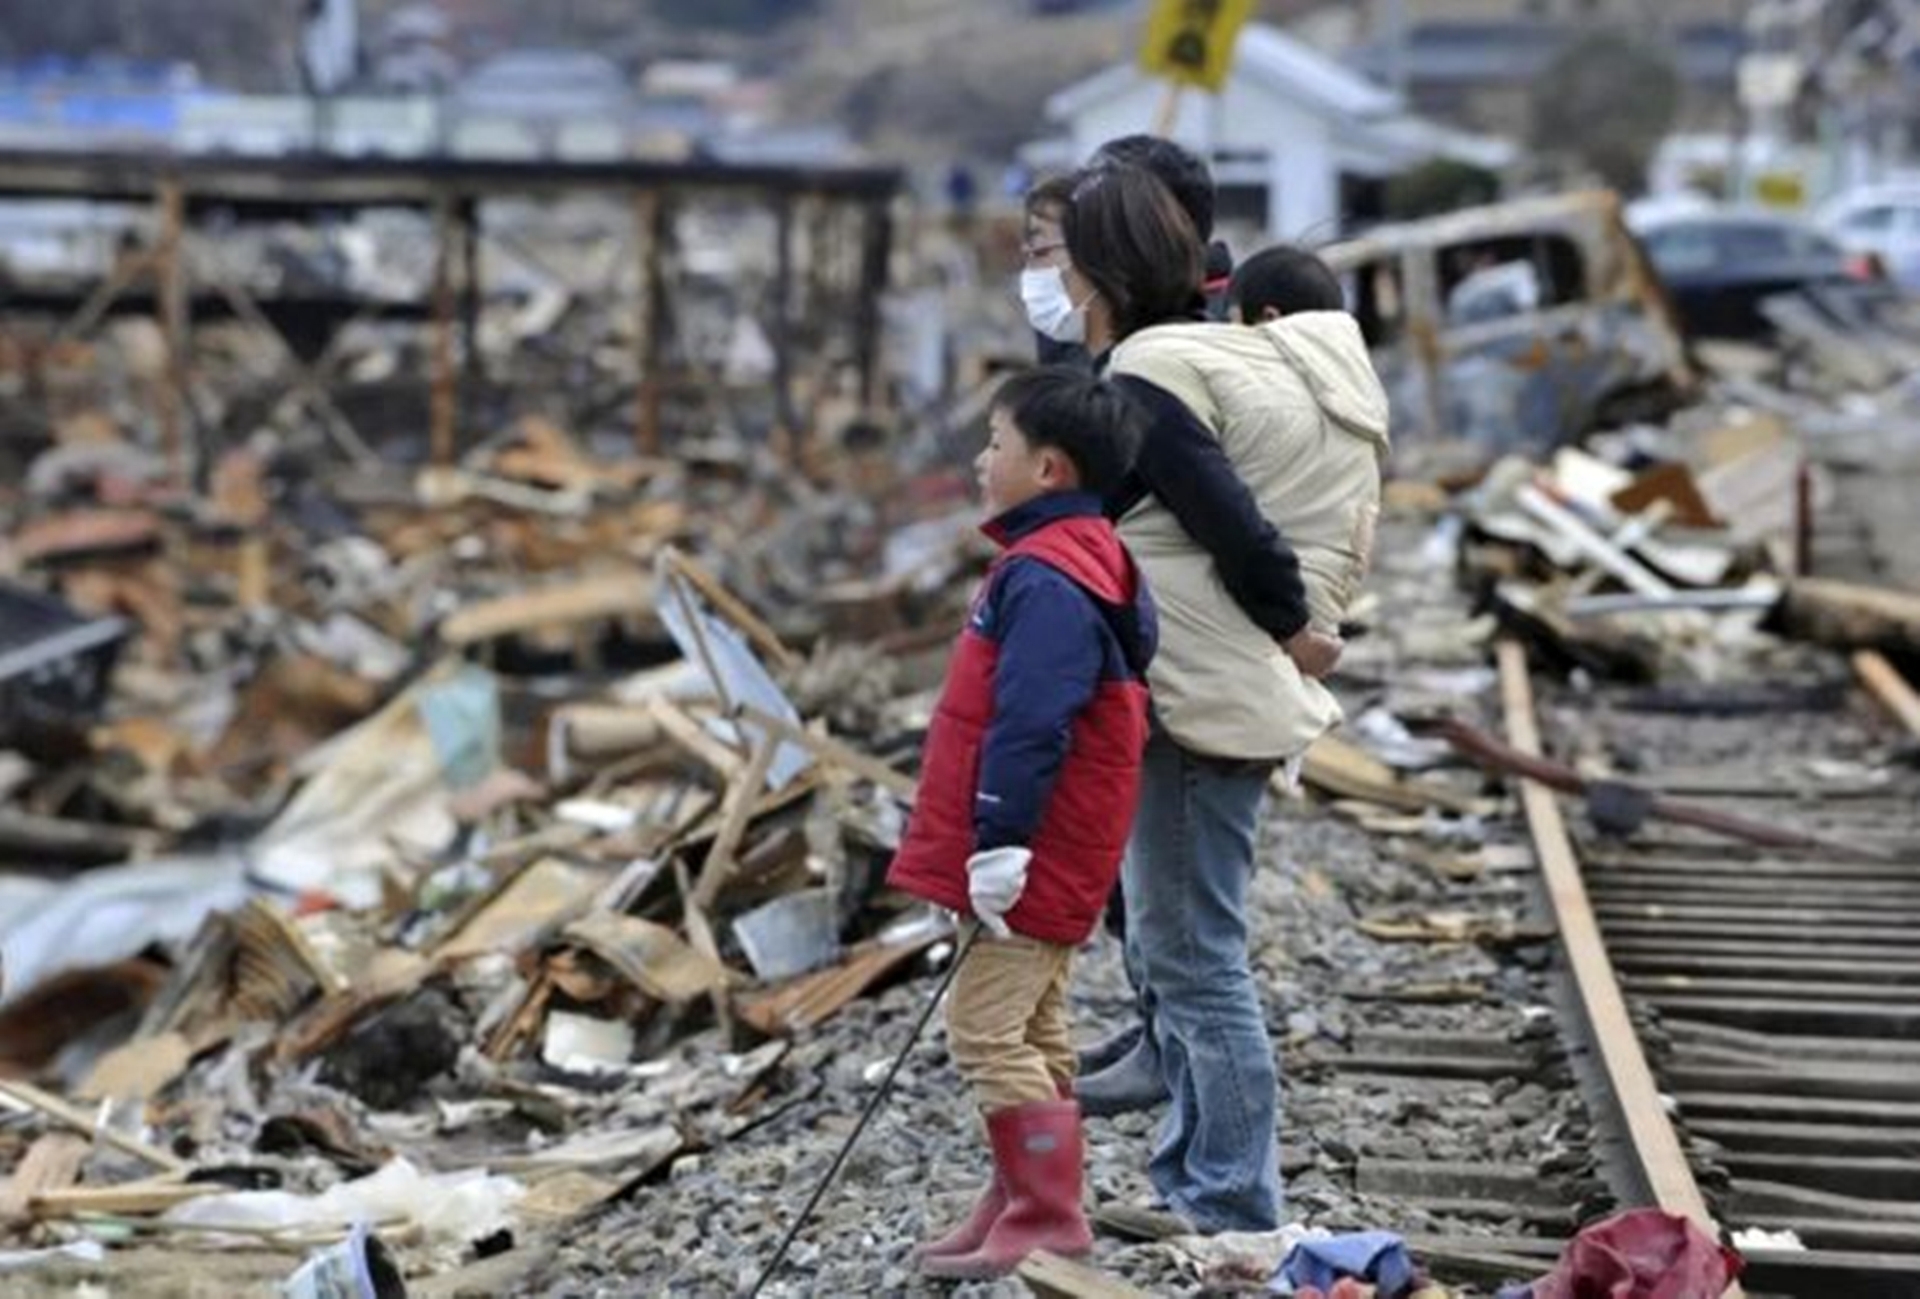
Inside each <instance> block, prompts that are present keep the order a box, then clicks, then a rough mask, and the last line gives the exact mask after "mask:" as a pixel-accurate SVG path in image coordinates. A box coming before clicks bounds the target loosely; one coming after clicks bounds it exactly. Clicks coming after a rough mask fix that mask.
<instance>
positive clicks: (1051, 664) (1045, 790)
mask: <svg viewBox="0 0 1920 1299" xmlns="http://www.w3.org/2000/svg"><path fill="white" fill-rule="evenodd" d="M983 612H984V613H985V614H986V616H987V620H988V625H987V626H985V627H982V628H981V630H982V631H984V632H985V633H986V634H987V635H988V636H990V637H992V639H993V640H995V641H997V642H998V643H999V647H1000V654H999V658H998V660H997V661H996V662H995V665H994V670H993V720H992V722H991V723H989V724H988V726H987V733H986V736H985V738H984V739H983V740H982V742H981V746H980V780H979V784H978V786H977V792H976V793H975V795H974V803H973V830H974V843H975V846H976V847H979V848H982V849H986V848H1005V847H1025V846H1026V845H1027V841H1028V840H1029V839H1031V838H1032V837H1033V833H1034V831H1036V830H1037V829H1039V827H1040V818H1041V816H1042V815H1043V814H1044V813H1045V811H1046V808H1047V800H1048V798H1050V797H1051V796H1052V794H1053V782H1054V779H1055V778H1056V777H1057V776H1058V775H1059V774H1060V764H1061V762H1062V761H1064V760H1065V758H1066V756H1067V745H1068V743H1069V742H1070V741H1071V739H1072V737H1073V722H1074V719H1075V718H1076V717H1078V716H1079V715H1080V712H1081V710H1082V709H1084V708H1085V707H1086V706H1087V704H1088V703H1089V702H1090V701H1091V700H1092V699H1093V692H1094V691H1095V689H1097V688H1098V686H1099V684H1100V670H1101V665H1102V663H1103V661H1104V658H1105V652H1104V645H1105V637H1106V636H1107V635H1108V634H1109V633H1107V632H1106V630H1105V623H1104V622H1103V620H1102V619H1101V617H1100V613H1099V611H1098V610H1097V609H1096V608H1095V607H1094V604H1093V600H1092V598H1091V597H1089V596H1088V595H1087V594H1086V592H1084V591H1082V590H1081V589H1080V588H1079V587H1078V586H1076V585H1075V584H1074V583H1073V581H1072V580H1071V579H1069V578H1067V577H1065V576H1063V575H1061V574H1060V573H1058V572H1056V571H1054V570H1053V569H1051V568H1049V567H1047V566H1046V565H1045V564H1042V563H1040V562H1039V561H1037V560H1026V559H1016V560H1015V561H1014V562H1013V563H1011V564H1008V565H1007V566H1006V568H1005V569H1003V570H1002V571H1001V573H1000V576H999V579H998V581H997V582H996V583H995V587H994V590H993V591H992V592H991V593H989V596H988V600H987V603H986V605H985V606H984V609H983Z"/></svg>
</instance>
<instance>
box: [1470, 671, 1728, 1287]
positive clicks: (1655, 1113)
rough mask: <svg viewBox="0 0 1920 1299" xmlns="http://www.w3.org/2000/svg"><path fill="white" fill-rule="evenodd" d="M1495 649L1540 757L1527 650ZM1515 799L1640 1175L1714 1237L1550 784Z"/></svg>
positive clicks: (1516, 722) (1527, 747)
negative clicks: (1639, 1035)
mask: <svg viewBox="0 0 1920 1299" xmlns="http://www.w3.org/2000/svg"><path fill="white" fill-rule="evenodd" d="M1497 653H1498V658H1499V664H1500V690H1501V700H1502V704H1503V707H1504V710H1505V714H1506V730H1507V739H1508V742H1509V743H1511V744H1512V745H1513V747H1514V748H1516V749H1518V750H1520V751H1521V752H1522V753H1524V754H1526V755H1528V756H1529V757H1534V758H1540V757H1543V756H1544V754H1543V752H1542V750H1541V747H1540V731H1539V726H1538V724H1537V722H1536V721H1535V719H1534V711H1533V687H1532V684H1531V683H1530V682H1529V680H1528V677H1527V657H1526V651H1525V650H1524V649H1523V648H1522V647H1521V646H1520V644H1519V642H1517V641H1513V640H1502V641H1501V642H1500V643H1499V645H1498V647H1497ZM1520 801H1521V805H1522V807H1523V808H1524V809H1525V812H1526V817H1527V826H1528V829H1529V830H1530V831H1531V832H1532V835H1533V844H1534V850H1535V852H1536V853H1537V854H1538V855H1539V858H1540V874H1541V878H1542V880H1543V882H1544V883H1545V884H1546V888H1547V897H1548V900H1549V902H1550V903H1551V904H1552V906H1553V914H1554V920H1555V923H1556V924H1557V925H1558V926H1559V929H1560V941H1561V944H1562V946H1563V947H1564V949H1565V951H1566V955H1567V965H1568V968H1569V969H1570V970H1572V972H1573V977H1574V983H1575V986H1576V987H1577V988H1578V990H1579V994H1580V1003H1581V1007H1582V1009H1583V1010H1584V1012H1585V1014H1586V1017H1587V1022H1588V1025H1589V1027H1590V1028H1591V1029H1592V1032H1593V1036H1594V1040H1595V1041H1596V1042H1597V1043H1598V1044H1599V1046H1600V1053H1601V1064H1602V1066H1603V1068H1604V1069H1605V1072H1606V1075H1607V1080H1608V1082H1609V1084H1610V1085H1611V1086H1612V1089H1613V1094H1614V1097H1615V1098H1616V1099H1617V1101H1618V1103H1619V1106H1620V1112H1621V1117H1622V1118H1623V1119H1624V1121H1625V1123H1626V1127H1627V1131H1628V1133H1629V1135H1630V1136H1631V1138H1632V1142H1633V1152H1634V1157H1635V1159H1636V1160H1637V1161H1638V1164H1639V1172H1640V1174H1641V1176H1642V1179H1643V1180H1644V1181H1645V1183H1646V1186H1647V1189H1648V1191H1649V1192H1650V1193H1651V1194H1652V1196H1653V1198H1654V1201H1655V1202H1656V1203H1657V1204H1658V1205H1659V1206H1660V1207H1661V1208H1662V1209H1665V1210H1666V1211H1667V1212H1669V1213H1677V1214H1681V1215H1683V1216H1685V1217H1687V1218H1690V1219H1692V1220H1693V1222H1694V1223H1695V1225H1697V1226H1698V1227H1699V1228H1700V1229H1701V1230H1702V1231H1704V1232H1706V1233H1707V1235H1708V1236H1710V1237H1712V1238H1714V1239H1718V1238H1719V1236H1720V1226H1719V1224H1718V1223H1717V1222H1715V1221H1714V1218H1713V1215H1712V1213H1710V1212H1709V1211H1708V1209H1707V1202H1706V1200H1705V1198H1704V1197H1703V1196H1702V1195H1701V1194H1700V1188H1699V1186H1698V1184H1697V1183H1695V1181H1694V1180H1693V1170H1692V1168H1691V1167H1689V1166H1688V1164H1687V1159H1686V1154H1685V1152H1684V1151H1683V1150H1682V1149H1681V1148H1680V1138H1679V1137H1678V1136H1677V1135H1676V1134H1675V1133H1674V1130H1673V1124H1672V1122H1671V1120H1669V1119H1668V1117H1667V1111H1666V1106H1665V1105H1664V1104H1663V1103H1662V1101H1661V1098H1660V1089H1659V1087H1658V1086H1657V1085H1656V1084H1655V1082H1654V1079H1653V1071H1652V1070H1651V1069H1650V1068H1649V1067H1648V1065H1647V1058H1646V1055H1645V1054H1644V1053H1643V1052H1642V1051H1641V1049H1640V1039H1639V1037H1638V1036H1637V1035H1636V1034H1635V1032H1634V1028H1633V1021H1632V1019H1631V1018H1630V1017H1629V1016H1628V1014H1627V1003H1626V998H1625V997H1624V996H1623V995H1622V994H1621V992H1620V984H1619V980H1618V979H1617V978H1616V977H1615V975H1614V970H1613V962H1612V960H1611V959H1610V958H1609V957H1608V955H1607V949H1606V944H1605V942H1604V941H1603V940H1602V939H1601V936H1600V925H1599V922H1598V921H1597V920H1595V919H1594V914H1593V907H1592V905H1591V903H1590V901H1589V899H1588V897H1587V886H1586V881H1585V880H1584V879H1583V878H1582V877H1581V874H1580V863H1579V861H1578V860H1577V859H1576V858H1575V856H1574V852H1573V842H1572V840H1571V839H1570V838H1569V837H1568V834H1567V827H1566V822H1565V821H1564V820H1563V819H1562V818H1561V815H1560V804H1559V803H1558V802H1557V801H1556V800H1555V798H1554V795H1553V791H1552V790H1551V789H1549V788H1548V787H1547V786H1545V785H1542V784H1540V783H1538V782H1536V781H1533V780H1523V781H1522V782H1521V785H1520ZM1740 1293H1741V1292H1740V1289H1739V1287H1738V1286H1735V1287H1733V1288H1732V1289H1730V1290H1728V1291H1727V1294H1728V1295H1739V1294H1740Z"/></svg>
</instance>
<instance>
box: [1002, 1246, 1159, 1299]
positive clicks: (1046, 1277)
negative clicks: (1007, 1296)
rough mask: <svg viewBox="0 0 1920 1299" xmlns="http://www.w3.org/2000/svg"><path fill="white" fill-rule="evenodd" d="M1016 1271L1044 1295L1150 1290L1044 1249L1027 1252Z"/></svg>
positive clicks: (1128, 1297)
mask: <svg viewBox="0 0 1920 1299" xmlns="http://www.w3.org/2000/svg"><path fill="white" fill-rule="evenodd" d="M1016 1275H1018V1276H1019V1278H1020V1280H1021V1281H1022V1282H1023V1283H1024V1284H1025V1285H1026V1287H1027V1289H1029V1290H1031V1291H1032V1292H1033V1293H1034V1294H1036V1295H1039V1296H1041V1299H1147V1294H1148V1292H1147V1291H1145V1290H1142V1289H1139V1288H1138V1287H1136V1286H1131V1285H1128V1284H1127V1283H1126V1282H1125V1281H1122V1280H1120V1279H1119V1278H1117V1277H1113V1276H1109V1275H1108V1274H1107V1273H1105V1272H1102V1271H1101V1270H1100V1269H1099V1268H1097V1267H1092V1266H1090V1265H1089V1264H1086V1263H1078V1262H1075V1261H1074V1260H1073V1259H1070V1258H1062V1257H1061V1256H1060V1255H1058V1254H1052V1253H1049V1252H1047V1251H1046V1250H1044V1249H1042V1250H1036V1251H1034V1252H1033V1253H1031V1254H1029V1255H1027V1257H1026V1260H1025V1261H1024V1262H1023V1263H1021V1264H1020V1270H1019V1271H1018V1273H1016Z"/></svg>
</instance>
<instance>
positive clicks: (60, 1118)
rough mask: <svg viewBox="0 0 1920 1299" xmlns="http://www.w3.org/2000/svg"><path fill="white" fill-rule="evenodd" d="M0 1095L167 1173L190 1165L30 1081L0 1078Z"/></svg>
mask: <svg viewBox="0 0 1920 1299" xmlns="http://www.w3.org/2000/svg"><path fill="white" fill-rule="evenodd" d="M0 1096H4V1097H7V1098H9V1099H11V1100H12V1101H14V1103H16V1104H18V1105H24V1106H25V1107H27V1108H28V1109H30V1110H37V1111H39V1113H41V1114H42V1115H44V1116H45V1117H47V1118H50V1119H52V1120H54V1121H55V1122H57V1123H64V1124H65V1125H66V1126H68V1127H70V1128H72V1129H73V1130H74V1131H76V1132H80V1133H84V1134H86V1135H87V1136H90V1137H92V1138H94V1139H95V1140H97V1141H104V1142H106V1143H107V1144H108V1145H110V1146H112V1147H113V1148H114V1149H115V1150H118V1151H121V1152H122V1153H124V1154H129V1155H132V1156H133V1157H134V1158H135V1159H144V1160H145V1161H146V1162H147V1163H149V1164H152V1165H153V1166H154V1167H156V1168H162V1169H165V1170H166V1171H167V1172H169V1173H184V1172H186V1171H187V1170H188V1169H189V1168H191V1167H192V1165H191V1164H189V1163H188V1162H187V1161H186V1160H184V1159H181V1158H180V1157H179V1156H177V1155H173V1154H170V1153H168V1152H167V1151H165V1150H162V1149H160V1148H159V1147H158V1146H154V1145H149V1144H148V1143H147V1142H145V1141H141V1140H138V1139H137V1138H134V1137H129V1136H125V1135H123V1134H121V1133H118V1132H115V1131H114V1130H113V1129H112V1128H109V1127H107V1126H105V1125H104V1124H100V1123H97V1122H95V1120H94V1116H93V1115H91V1114H89V1113H87V1112H86V1111H85V1110H82V1109H80V1108H78V1107H77V1106H74V1105H69V1104H68V1103H67V1102H66V1101H63V1100H61V1099H60V1098H59V1097H58V1096H55V1095H53V1094H51V1093H49V1092H44V1091H41V1090H40V1089H39V1088H38V1087H35V1086H34V1085H33V1084H32V1083H29V1082H19V1081H12V1082H9V1081H5V1080H0Z"/></svg>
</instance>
